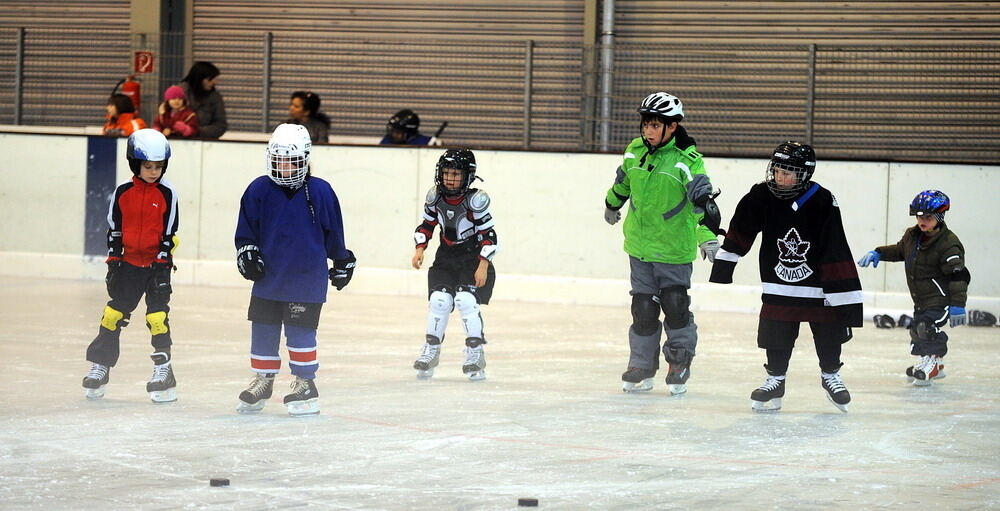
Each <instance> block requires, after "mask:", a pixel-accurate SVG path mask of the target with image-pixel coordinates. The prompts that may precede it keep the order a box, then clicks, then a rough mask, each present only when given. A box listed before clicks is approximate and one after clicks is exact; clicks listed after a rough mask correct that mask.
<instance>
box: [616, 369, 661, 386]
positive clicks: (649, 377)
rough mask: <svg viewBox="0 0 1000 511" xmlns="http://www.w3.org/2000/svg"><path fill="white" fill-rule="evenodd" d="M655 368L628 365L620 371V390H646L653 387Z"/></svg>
mask: <svg viewBox="0 0 1000 511" xmlns="http://www.w3.org/2000/svg"><path fill="white" fill-rule="evenodd" d="M654 376H656V370H655V369H642V368H639V367H630V368H628V370H627V371H625V372H624V373H622V392H648V391H650V390H652V389H653V377H654Z"/></svg>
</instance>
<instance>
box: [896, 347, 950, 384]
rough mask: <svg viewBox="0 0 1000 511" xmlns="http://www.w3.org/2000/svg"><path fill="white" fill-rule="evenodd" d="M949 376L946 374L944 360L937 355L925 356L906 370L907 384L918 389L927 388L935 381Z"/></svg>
mask: <svg viewBox="0 0 1000 511" xmlns="http://www.w3.org/2000/svg"><path fill="white" fill-rule="evenodd" d="M945 376H947V374H945V372H944V360H942V359H941V357H939V356H937V355H924V356H923V357H921V358H920V361H919V362H917V363H916V364H914V365H912V366H910V367H907V368H906V383H912V384H913V385H915V386H917V387H926V386H928V385H930V384H931V383H932V382H933V380H939V379H941V378H944V377H945Z"/></svg>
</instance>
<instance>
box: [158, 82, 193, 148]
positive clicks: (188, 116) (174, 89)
mask: <svg viewBox="0 0 1000 511" xmlns="http://www.w3.org/2000/svg"><path fill="white" fill-rule="evenodd" d="M159 112H160V115H157V116H156V119H153V129H155V130H158V131H160V132H162V133H163V135H164V136H167V137H178V138H191V137H194V136H196V135H198V115H197V114H195V113H194V110H191V109H190V108H188V107H187V99H185V97H184V89H182V88H180V87H178V86H176V85H174V86H171V87H170V88H168V89H167V90H166V92H164V93H163V103H160V110H159Z"/></svg>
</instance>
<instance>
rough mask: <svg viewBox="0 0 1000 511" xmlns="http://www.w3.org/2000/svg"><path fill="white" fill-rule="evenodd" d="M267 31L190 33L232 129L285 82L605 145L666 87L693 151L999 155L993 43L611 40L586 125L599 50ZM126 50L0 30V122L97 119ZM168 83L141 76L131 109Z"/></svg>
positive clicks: (495, 129)
mask: <svg viewBox="0 0 1000 511" xmlns="http://www.w3.org/2000/svg"><path fill="white" fill-rule="evenodd" d="M267 37H268V36H267V33H266V32H261V33H260V34H259V35H257V36H247V35H241V36H240V37H239V38H233V37H227V38H224V39H220V40H218V41H211V40H202V41H201V42H200V43H199V45H198V48H196V50H197V51H196V54H195V56H194V58H195V59H196V60H208V61H210V62H212V63H214V64H215V65H216V66H218V67H219V68H220V69H221V70H222V75H221V76H220V81H219V91H220V92H221V93H222V95H223V97H224V98H225V101H226V106H227V113H228V117H229V123H230V129H232V130H234V131H265V128H267V126H265V124H268V125H270V126H272V127H273V125H276V124H277V123H279V122H281V121H282V120H283V119H285V118H286V117H287V104H288V100H289V99H288V98H289V96H290V94H291V93H292V92H293V91H296V90H312V91H313V92H315V93H317V94H318V95H319V96H320V97H321V98H322V102H323V105H322V108H321V109H322V110H323V111H324V112H325V113H327V114H328V115H329V116H330V117H331V118H332V120H333V125H332V127H331V130H330V134H331V136H345V137H363V138H365V139H377V138H378V137H380V136H381V135H382V134H383V130H384V126H385V122H386V121H387V120H388V118H389V117H390V116H391V115H392V114H393V113H394V112H395V111H397V110H399V109H402V108H412V109H414V110H416V111H417V112H418V113H419V114H420V117H421V119H422V122H423V124H422V131H424V132H425V133H429V134H432V133H433V132H434V131H435V130H436V129H437V128H438V126H440V125H441V124H442V123H443V122H445V121H447V122H448V128H447V129H446V131H445V132H444V133H443V135H442V137H441V138H442V139H443V141H444V143H445V144H447V145H465V146H470V147H480V148H503V149H524V148H529V149H543V150H563V151H581V150H583V151H591V150H596V149H597V148H598V143H599V137H600V136H601V133H600V130H599V129H597V127H599V126H600V125H601V122H602V121H606V122H607V125H608V126H609V132H608V133H607V135H608V140H609V148H610V150H611V151H612V152H617V151H618V150H619V149H620V148H621V147H624V145H625V144H626V143H627V142H628V141H629V140H630V139H631V138H633V137H634V136H636V135H637V133H638V119H637V117H636V113H635V107H636V106H637V105H638V103H639V101H640V100H641V99H642V97H644V96H645V95H646V94H648V93H650V92H654V91H657V90H666V91H668V92H670V93H672V94H675V95H677V96H678V97H680V98H681V99H682V101H684V105H685V112H686V113H687V116H688V117H687V119H686V120H685V124H686V125H687V127H688V129H689V132H690V133H691V134H692V135H693V136H694V137H695V139H696V140H697V141H698V146H699V149H700V150H701V151H702V152H703V153H705V154H708V155H713V156H748V157H759V156H760V155H762V154H765V155H766V154H767V152H768V151H769V150H770V149H772V148H773V147H774V146H775V145H776V144H777V143H779V142H781V141H783V140H787V139H796V140H809V139H811V140H812V143H813V145H814V146H815V147H816V149H817V153H818V154H820V155H821V157H822V158H825V159H869V160H882V161H928V162H966V163H995V162H997V161H1000V122H998V120H1000V45H996V44H994V45H990V44H983V45H960V44H952V45H926V44H924V45H919V46H905V45H892V46H886V45H846V44H845V45H810V44H758V45H737V44H684V43H658V44H656V45H640V44H622V43H618V44H616V45H615V52H614V62H613V65H612V66H611V72H610V74H611V76H610V78H611V81H612V87H611V90H612V91H613V93H612V97H611V98H610V105H611V108H610V112H609V114H608V117H607V118H601V117H600V112H601V109H599V108H597V104H598V103H599V100H600V97H599V93H598V91H597V89H596V85H595V84H597V83H600V78H601V76H600V75H599V71H598V69H597V68H594V69H585V68H584V62H597V61H598V60H599V59H595V58H593V56H592V55H590V52H595V53H594V54H593V55H600V51H601V46H600V45H596V46H592V47H587V48H583V47H581V46H580V45H578V44H572V43H567V42H560V41H545V40H524V41H517V40H511V39H509V38H508V39H503V40H499V39H498V40H496V41H492V42H484V41H483V40H476V41H471V40H468V41H466V40H456V39H448V40H441V41H434V40H428V39H413V40H407V39H399V38H393V39H388V38H386V39H378V38H373V37H370V38H358V37H351V38H346V37H329V36H324V35H323V34H322V33H316V34H310V35H307V36H303V35H301V34H293V33H283V32H274V33H272V35H271V39H270V44H267V41H268V39H267ZM149 40H150V41H156V40H158V39H156V38H149ZM136 44H137V43H136V40H135V38H133V40H132V41H129V36H128V35H123V34H120V33H111V32H108V31H80V30H73V31H62V30H54V29H53V30H50V29H44V30H43V29H30V30H27V31H26V32H25V33H24V39H23V44H20V45H19V36H18V32H17V30H16V29H0V123H15V122H17V120H16V119H15V118H14V117H15V112H20V113H21V119H22V121H21V122H23V123H25V124H31V125H43V126H45V125H47V126H85V125H97V124H101V123H102V122H103V114H104V105H105V103H106V99H107V94H108V93H110V91H111V88H112V87H113V86H114V83H115V82H116V81H117V79H120V77H123V76H124V75H125V74H127V72H128V69H129V65H130V62H131V60H130V59H131V51H132V50H133V49H134V48H133V47H135V46H136ZM151 44H152V43H151ZM95 45H96V47H97V48H95ZM18 48H20V50H19V49H18ZM84 48H85V49H86V51H82V49H84ZM97 49H99V50H100V51H97ZM153 49H154V50H156V51H159V50H160V49H159V48H153ZM163 51H168V50H166V49H163ZM66 55H69V56H71V57H72V58H71V59H66V58H65V57H66ZM588 57H589V58H588ZM160 58H161V59H171V58H173V59H176V58H179V56H176V55H160ZM19 59H21V60H20V62H23V66H22V67H19V66H18V62H19ZM265 63H267V66H266V69H268V70H269V79H268V80H265V79H264V76H265ZM19 70H20V71H19ZM169 85H170V84H168V83H157V82H156V81H155V80H153V79H149V80H147V81H145V82H144V83H143V86H144V89H143V96H144V116H145V117H146V118H147V120H149V117H150V115H149V112H151V111H152V110H151V109H152V108H154V107H155V103H156V100H157V99H158V98H159V95H160V94H161V93H162V89H164V88H166V87H167V86H169ZM18 90H20V91H22V92H21V97H22V98H23V99H22V100H21V101H20V102H19V101H18V99H17V97H15V96H16V91H18ZM265 98H269V99H268V100H267V101H266V103H265V101H264V100H265ZM265 113H266V115H265ZM265 119H267V121H268V122H267V123H265V122H264V121H265Z"/></svg>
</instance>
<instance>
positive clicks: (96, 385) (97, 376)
mask: <svg viewBox="0 0 1000 511" xmlns="http://www.w3.org/2000/svg"><path fill="white" fill-rule="evenodd" d="M110 375H111V368H110V367H108V366H105V365H101V364H92V365H91V366H90V372H88V373H87V376H84V377H83V395H85V396H87V399H90V400H92V401H93V400H95V399H101V398H102V397H104V387H106V386H107V385H108V380H109V378H110Z"/></svg>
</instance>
